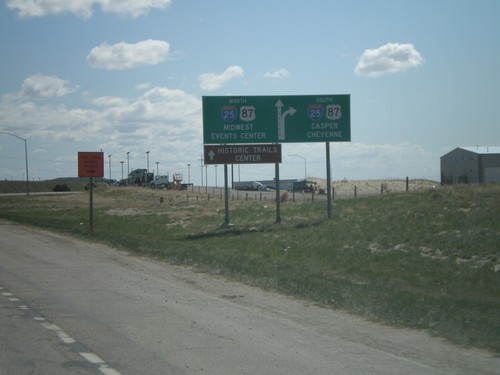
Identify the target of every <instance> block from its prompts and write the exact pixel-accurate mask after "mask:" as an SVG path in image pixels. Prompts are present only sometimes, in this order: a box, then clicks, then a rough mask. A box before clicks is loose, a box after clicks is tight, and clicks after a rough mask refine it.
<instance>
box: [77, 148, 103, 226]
mask: <svg viewBox="0 0 500 375" xmlns="http://www.w3.org/2000/svg"><path fill="white" fill-rule="evenodd" d="M103 176H104V153H103V152H79V153H78V177H89V178H90V181H89V231H90V232H93V231H94V212H93V209H94V208H93V206H94V180H93V177H103Z"/></svg>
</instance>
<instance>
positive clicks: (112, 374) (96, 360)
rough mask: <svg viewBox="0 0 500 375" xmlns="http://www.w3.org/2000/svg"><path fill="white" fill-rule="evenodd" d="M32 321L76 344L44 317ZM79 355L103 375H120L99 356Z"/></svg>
mask: <svg viewBox="0 0 500 375" xmlns="http://www.w3.org/2000/svg"><path fill="white" fill-rule="evenodd" d="M0 290H5V289H4V288H2V287H0ZM2 295H3V296H5V297H7V298H9V301H11V302H19V301H20V299H19V298H16V297H14V295H13V294H12V293H9V292H2ZM19 308H20V309H21V310H25V311H30V308H29V306H27V305H19ZM33 312H34V311H33ZM33 320H35V321H37V322H39V323H40V325H42V326H43V327H45V328H46V329H48V330H49V331H52V332H55V334H56V335H57V337H59V339H61V341H62V342H63V343H65V344H74V343H76V342H77V341H76V340H75V339H74V338H72V337H71V336H69V335H68V334H66V333H65V332H64V331H63V330H62V329H61V328H60V327H59V326H58V325H56V324H54V323H50V322H47V321H46V320H45V318H44V317H42V316H34V317H33ZM80 355H81V356H82V357H83V358H85V360H87V361H88V362H90V363H92V364H94V365H98V366H99V371H100V372H102V373H103V374H104V375H122V374H121V373H120V372H118V371H116V370H115V369H114V368H111V367H108V365H107V364H106V362H104V360H103V359H101V358H100V357H99V356H97V355H96V354H94V353H88V352H80Z"/></svg>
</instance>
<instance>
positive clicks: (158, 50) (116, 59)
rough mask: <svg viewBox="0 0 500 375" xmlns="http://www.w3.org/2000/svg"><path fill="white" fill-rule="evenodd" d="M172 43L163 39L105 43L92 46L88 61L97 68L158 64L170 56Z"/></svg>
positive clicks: (111, 68) (118, 68)
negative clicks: (130, 42)
mask: <svg viewBox="0 0 500 375" xmlns="http://www.w3.org/2000/svg"><path fill="white" fill-rule="evenodd" d="M169 51H170V44H169V43H168V42H166V41H163V40H152V39H148V40H143V41H141V42H138V43H134V44H129V43H125V42H121V43H117V44H113V45H109V44H107V43H103V44H101V45H100V46H98V47H94V48H92V50H91V51H90V53H89V54H88V56H87V63H88V64H89V65H90V66H91V67H92V68H96V69H107V70H123V69H132V68H137V67H139V66H143V65H156V64H158V63H160V62H162V61H165V60H166V59H167V58H168V57H169Z"/></svg>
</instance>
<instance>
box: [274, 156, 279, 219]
mask: <svg viewBox="0 0 500 375" xmlns="http://www.w3.org/2000/svg"><path fill="white" fill-rule="evenodd" d="M274 174H275V178H276V224H279V223H281V198H280V164H279V163H276V164H274Z"/></svg>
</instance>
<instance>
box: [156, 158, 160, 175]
mask: <svg viewBox="0 0 500 375" xmlns="http://www.w3.org/2000/svg"><path fill="white" fill-rule="evenodd" d="M159 164H160V162H159V161H157V162H156V175H159V174H160V172H159V171H160V170H159V167H158V165H159Z"/></svg>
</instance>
